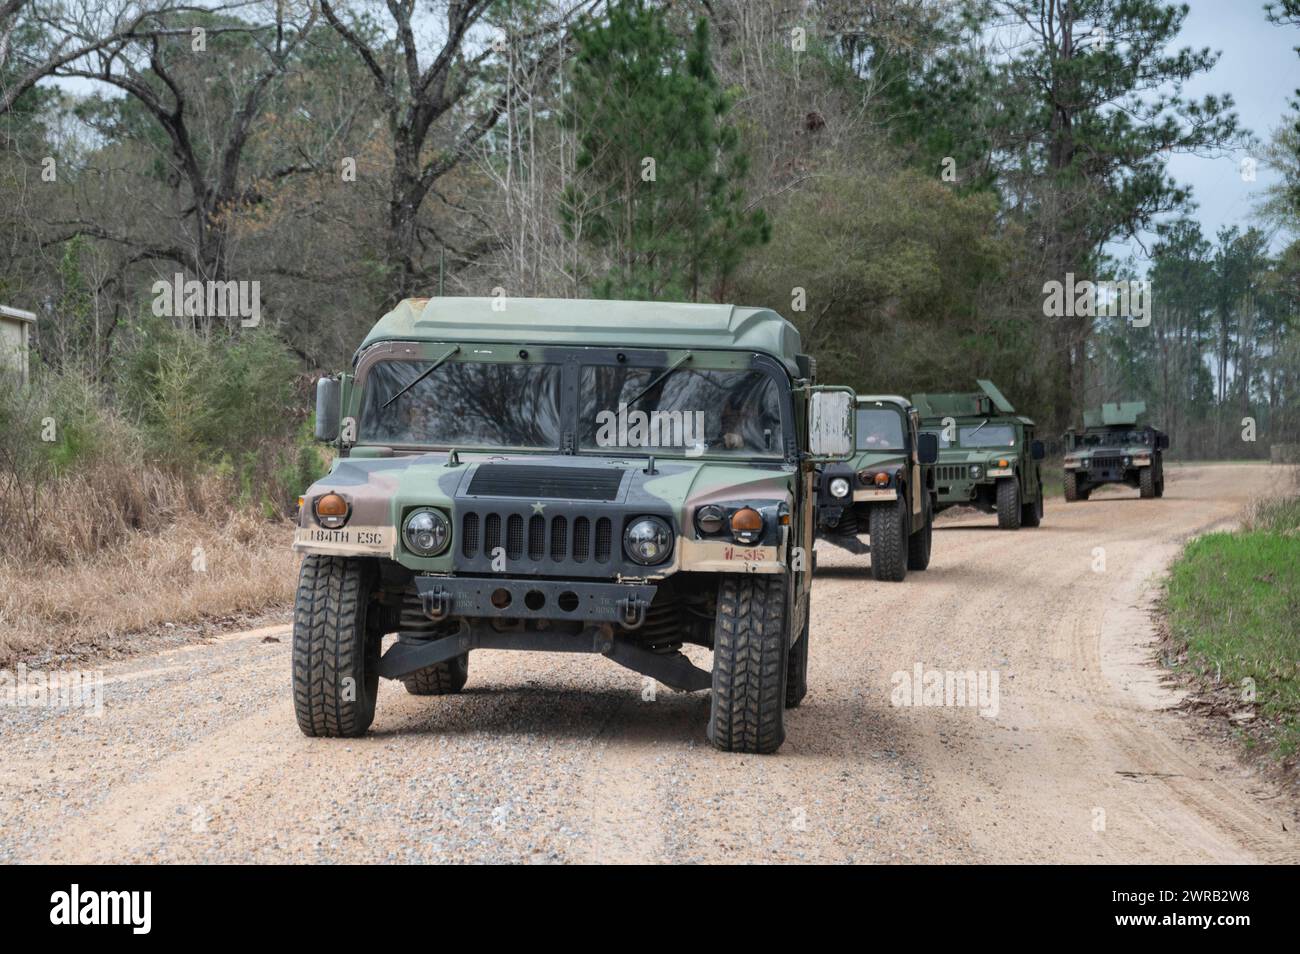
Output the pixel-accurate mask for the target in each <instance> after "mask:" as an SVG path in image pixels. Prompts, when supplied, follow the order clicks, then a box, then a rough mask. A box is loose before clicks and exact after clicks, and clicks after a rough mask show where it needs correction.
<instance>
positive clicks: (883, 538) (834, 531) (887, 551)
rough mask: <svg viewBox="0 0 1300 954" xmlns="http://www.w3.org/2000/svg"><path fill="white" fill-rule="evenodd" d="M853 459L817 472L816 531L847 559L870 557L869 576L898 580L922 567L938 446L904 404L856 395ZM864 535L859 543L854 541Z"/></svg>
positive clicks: (929, 536) (903, 400) (891, 397)
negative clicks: (846, 554)
mask: <svg viewBox="0 0 1300 954" xmlns="http://www.w3.org/2000/svg"><path fill="white" fill-rule="evenodd" d="M854 416H855V418H856V427H855V430H856V432H857V435H856V453H855V454H854V455H853V458H852V459H851V460H849V461H847V462H845V463H843V464H827V465H825V466H824V467H822V468H821V474H820V478H819V482H818V483H819V486H818V508H817V521H818V532H819V535H820V536H821V538H822V539H823V540H826V541H827V542H829V543H833V544H835V545H836V546H840V547H843V548H844V549H846V550H848V551H849V552H851V553H868V552H869V553H870V554H871V575H872V577H874V578H875V579H877V580H892V581H895V582H897V581H901V580H903V579H905V578H906V576H907V571H908V570H924V569H926V568H927V567H928V566H929V565H930V546H931V542H932V538H933V530H934V526H933V524H934V513H935V500H934V468H933V467H932V466H931V465H932V464H934V462H935V461H936V460H937V459H938V456H939V441H938V438H937V437H935V435H933V434H928V433H925V432H923V431H922V430H921V429H920V427H921V417H920V414H918V413H917V410H916V408H915V407H913V406H912V403H911V402H910V401H908V400H907V398H903V397H898V396H897V395H891V394H882V395H870V396H863V395H858V398H857V406H856V410H855V411H854ZM862 533H866V534H868V537H869V540H870V543H869V544H864V543H862V541H861V540H859V539H858V536H859V534H862Z"/></svg>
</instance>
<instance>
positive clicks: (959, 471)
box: [912, 379, 1046, 530]
mask: <svg viewBox="0 0 1300 954" xmlns="http://www.w3.org/2000/svg"><path fill="white" fill-rule="evenodd" d="M976 383H977V384H979V387H980V390H979V391H978V392H973V393H966V394H914V395H912V403H913V404H915V405H916V407H917V408H918V409H919V410H920V412H921V425H922V426H923V427H924V428H925V429H926V430H927V431H929V432H931V433H933V434H936V435H937V436H938V438H939V462H938V464H936V465H935V478H934V479H935V498H936V501H937V505H936V510H937V511H943V510H947V509H948V508H949V507H957V506H967V507H975V508H976V509H978V510H983V511H985V512H986V513H996V514H997V515H998V526H999V527H1001V528H1002V529H1003V530H1018V529H1020V527H1022V526H1025V527H1036V526H1038V525H1039V524H1040V523H1041V522H1042V519H1043V475H1042V471H1041V465H1040V461H1042V459H1043V457H1045V456H1046V448H1045V447H1044V446H1043V442H1042V441H1039V440H1036V439H1035V438H1034V422H1033V421H1031V420H1030V419H1029V418H1027V417H1024V416H1022V415H1018V414H1016V409H1015V408H1014V407H1012V406H1011V402H1010V401H1008V400H1007V399H1006V398H1005V397H1003V396H1002V392H1001V391H999V390H998V389H997V387H996V386H994V384H993V382H992V381H986V380H983V379H981V380H979V381H977V382H976Z"/></svg>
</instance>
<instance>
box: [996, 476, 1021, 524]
mask: <svg viewBox="0 0 1300 954" xmlns="http://www.w3.org/2000/svg"><path fill="white" fill-rule="evenodd" d="M1020 516H1021V510H1020V482H1019V481H1017V480H1016V478H1014V477H1001V478H999V479H998V527H999V528H1001V529H1003V530H1019V529H1020Z"/></svg>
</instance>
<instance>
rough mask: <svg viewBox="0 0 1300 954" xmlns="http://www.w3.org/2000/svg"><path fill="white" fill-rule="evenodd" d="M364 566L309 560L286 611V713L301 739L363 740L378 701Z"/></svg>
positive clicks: (369, 575) (376, 643) (375, 636)
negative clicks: (289, 661) (289, 693)
mask: <svg viewBox="0 0 1300 954" xmlns="http://www.w3.org/2000/svg"><path fill="white" fill-rule="evenodd" d="M373 579H374V577H373V571H372V567H371V564H370V563H368V562H367V561H364V560H355V559H348V558H346V557H327V556H320V555H317V554H309V555H308V556H306V557H305V558H304V559H303V561H302V569H301V570H300V571H299V574H298V595H297V599H296V600H295V602H294V608H293V709H294V715H295V716H296V717H297V719H298V728H299V729H301V730H302V733H303V735H309V736H327V737H349V738H355V737H357V736H361V735H365V733H366V730H367V729H368V728H370V723H371V722H373V721H374V719H375V699H376V698H377V696H378V694H379V650H380V645H381V638H382V637H381V634H379V633H377V632H374V631H373V630H374V627H370V626H367V625H366V617H367V614H368V612H369V610H370V597H371V590H372V586H373V583H372V581H373Z"/></svg>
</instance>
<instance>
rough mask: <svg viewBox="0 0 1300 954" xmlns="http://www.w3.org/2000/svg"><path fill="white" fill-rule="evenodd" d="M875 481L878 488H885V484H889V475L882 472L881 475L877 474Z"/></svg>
mask: <svg viewBox="0 0 1300 954" xmlns="http://www.w3.org/2000/svg"><path fill="white" fill-rule="evenodd" d="M875 480H876V486H877V487H883V486H885V484H887V483H889V475H888V474H887V473H885V472H884V471H883V470H882V471H881V472H880V473H878V474H876V478H875Z"/></svg>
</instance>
